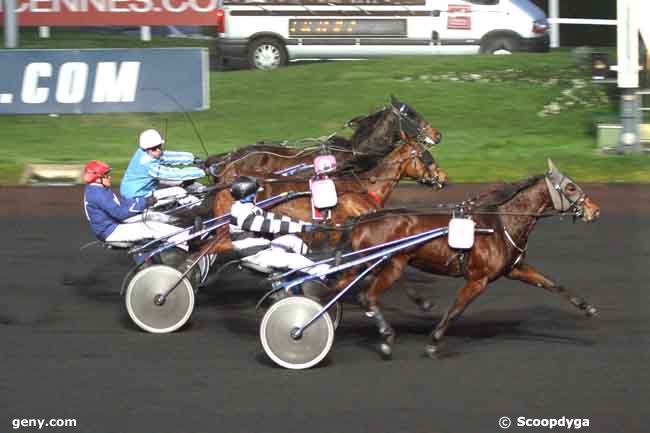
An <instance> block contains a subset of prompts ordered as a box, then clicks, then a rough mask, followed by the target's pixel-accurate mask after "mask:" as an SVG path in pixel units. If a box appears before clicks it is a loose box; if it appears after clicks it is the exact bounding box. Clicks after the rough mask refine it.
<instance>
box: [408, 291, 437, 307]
mask: <svg viewBox="0 0 650 433" xmlns="http://www.w3.org/2000/svg"><path fill="white" fill-rule="evenodd" d="M406 295H407V296H408V297H409V299H410V300H411V301H412V302H413V303H414V304H415V305H417V306H418V308H420V310H421V311H423V312H425V313H429V312H431V311H433V309H434V308H436V304H435V303H434V302H433V301H431V300H430V299H428V298H425V297H424V296H422V295H421V294H420V292H418V291H417V290H415V289H414V288H412V287H408V288H407V289H406Z"/></svg>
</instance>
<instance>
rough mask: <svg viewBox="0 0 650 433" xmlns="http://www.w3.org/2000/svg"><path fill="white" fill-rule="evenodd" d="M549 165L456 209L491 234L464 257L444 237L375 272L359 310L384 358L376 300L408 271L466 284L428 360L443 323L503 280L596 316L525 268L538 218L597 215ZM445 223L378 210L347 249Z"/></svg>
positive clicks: (387, 336)
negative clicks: (371, 324)
mask: <svg viewBox="0 0 650 433" xmlns="http://www.w3.org/2000/svg"><path fill="white" fill-rule="evenodd" d="M548 163H549V171H548V173H546V174H545V175H541V176H537V177H533V178H530V179H527V180H524V181H521V182H519V183H514V184H506V185H505V187H502V188H500V189H496V190H493V191H490V192H489V193H485V194H482V195H479V196H478V197H477V198H476V199H475V200H473V201H468V202H464V203H463V205H464V206H465V212H466V214H469V215H471V216H472V219H473V220H474V221H475V222H476V226H477V228H488V229H493V230H494V233H493V234H481V235H477V236H476V239H475V243H474V246H473V247H472V248H471V249H469V250H455V249H452V248H451V247H449V245H448V243H447V237H445V236H443V237H440V238H436V239H433V240H431V241H428V242H426V243H424V244H422V245H419V246H416V247H412V248H410V249H407V250H403V251H400V252H398V253H396V254H394V255H393V256H392V257H390V259H389V260H387V261H386V262H384V263H382V264H381V265H379V266H378V267H377V269H376V270H374V272H375V274H374V279H373V281H372V282H371V284H370V286H369V287H368V289H367V291H366V293H365V302H363V303H364V304H366V305H365V307H366V308H367V311H368V315H369V316H371V317H374V319H375V321H376V323H377V326H378V328H379V333H380V335H381V336H382V337H383V339H384V342H383V343H382V344H381V346H380V348H381V351H382V353H383V355H385V356H390V354H391V353H392V347H391V345H392V343H393V342H394V336H395V332H394V331H393V329H392V328H391V326H390V325H389V324H388V322H386V320H385V319H384V317H383V315H382V312H381V310H380V308H379V305H378V299H379V295H380V294H381V293H382V292H383V291H384V290H385V289H387V288H389V287H391V286H392V285H393V283H395V282H396V281H397V280H398V279H399V278H400V276H401V275H402V273H403V271H404V269H405V268H406V266H407V265H411V266H414V267H416V268H418V269H420V270H423V271H425V272H429V273H432V274H438V275H448V276H454V277H463V278H465V280H466V283H465V285H464V286H463V287H462V288H461V289H460V291H459V292H458V294H457V295H456V299H455V301H454V303H453V304H452V306H451V307H450V308H449V309H448V310H447V312H446V313H445V315H444V316H443V318H442V320H440V322H439V323H438V324H437V326H436V328H435V330H434V331H433V332H432V334H431V342H430V344H429V345H428V346H427V347H426V353H427V355H429V356H430V357H434V355H435V354H436V353H438V351H439V345H440V341H441V339H442V337H443V335H444V334H445V331H446V330H447V327H448V326H449V324H450V322H451V321H452V320H453V319H455V318H457V317H458V316H460V314H461V313H462V312H463V311H464V310H465V308H467V306H468V305H469V304H470V303H471V302H472V301H474V300H475V299H476V298H477V297H478V296H479V295H481V294H482V293H483V292H484V291H485V289H486V287H487V285H488V283H490V282H492V281H494V280H496V279H498V278H500V277H502V276H506V277H507V278H511V279H515V280H520V281H523V282H525V283H528V284H531V285H533V286H537V287H543V288H544V289H546V290H548V291H550V292H553V293H557V294H559V295H561V296H563V297H565V298H566V299H567V300H569V302H571V303H572V304H573V305H574V306H576V307H577V308H578V309H580V310H582V311H583V312H585V313H586V314H587V315H588V316H592V315H594V314H596V312H597V310H596V308H594V307H593V306H592V305H591V304H589V303H587V302H586V301H585V300H584V299H582V298H580V297H578V296H577V295H575V294H573V293H571V292H570V291H569V290H568V289H566V288H565V287H563V286H561V285H559V284H557V283H556V282H554V281H553V280H551V279H550V278H548V277H546V276H544V275H542V274H541V273H540V272H539V271H537V270H536V269H535V268H534V267H533V266H531V265H529V264H528V263H526V262H525V261H524V255H525V250H526V245H527V242H528V236H529V235H530V233H531V231H532V230H533V228H534V227H535V224H536V222H537V220H538V219H539V218H541V217H543V216H549V215H552V214H557V212H563V213H568V214H572V215H574V216H575V217H580V218H582V220H583V221H586V222H590V221H594V220H595V219H597V218H598V216H599V215H600V208H599V207H598V205H597V204H596V203H594V202H593V201H592V200H591V199H590V198H589V197H587V195H586V194H585V193H584V192H583V191H582V189H581V188H580V187H579V186H578V185H577V184H576V183H575V182H574V181H573V180H571V179H570V178H569V177H567V176H565V175H563V174H562V173H560V172H559V171H558V170H557V168H556V167H555V166H554V165H553V163H552V162H551V161H550V160H549V161H548ZM553 209H554V210H555V211H557V212H554V211H553ZM549 212H551V213H549ZM449 221H450V216H449V215H448V214H446V215H444V214H441V213H431V212H428V213H427V212H417V211H409V210H404V209H402V210H395V209H384V210H382V211H378V212H376V213H374V214H369V215H365V216H363V217H361V218H360V219H359V221H358V223H357V224H356V226H355V228H354V229H353V231H352V247H353V249H354V250H359V249H363V248H367V247H370V246H373V245H379V244H382V243H385V242H389V241H392V240H396V239H400V238H404V237H406V236H410V235H413V234H417V233H422V232H424V231H427V230H431V229H435V228H439V227H446V226H447V225H449ZM355 275H356V272H355V271H354V270H353V271H351V272H348V273H347V274H345V275H344V276H343V278H342V279H341V281H339V283H338V284H337V287H339V288H342V287H345V285H346V284H347V283H348V282H349V281H351V280H352V279H353V278H354V277H355Z"/></svg>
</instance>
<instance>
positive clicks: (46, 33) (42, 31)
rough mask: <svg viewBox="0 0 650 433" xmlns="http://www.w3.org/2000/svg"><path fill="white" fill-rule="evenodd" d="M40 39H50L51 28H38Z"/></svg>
mask: <svg viewBox="0 0 650 433" xmlns="http://www.w3.org/2000/svg"><path fill="white" fill-rule="evenodd" d="M38 37H39V38H41V39H50V28H49V27H47V26H40V27H39V28H38Z"/></svg>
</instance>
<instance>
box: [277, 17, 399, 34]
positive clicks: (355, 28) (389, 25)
mask: <svg viewBox="0 0 650 433" xmlns="http://www.w3.org/2000/svg"><path fill="white" fill-rule="evenodd" d="M289 36H294V37H295V36H303V37H304V36H306V37H318V36H328V37H332V36H335V37H342V38H343V37H362V36H363V37H372V36H381V37H386V36H406V20H405V19H389V20H384V19H377V20H372V19H306V20H296V19H292V20H289Z"/></svg>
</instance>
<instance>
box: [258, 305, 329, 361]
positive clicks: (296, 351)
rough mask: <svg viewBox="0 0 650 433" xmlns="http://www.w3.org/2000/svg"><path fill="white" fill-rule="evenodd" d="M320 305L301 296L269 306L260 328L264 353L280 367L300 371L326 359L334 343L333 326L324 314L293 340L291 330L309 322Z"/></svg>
mask: <svg viewBox="0 0 650 433" xmlns="http://www.w3.org/2000/svg"><path fill="white" fill-rule="evenodd" d="M321 308H322V306H321V305H320V304H319V303H318V302H316V301H314V300H312V299H309V298H306V297H304V296H291V297H288V298H285V299H282V300H280V301H278V302H276V303H275V304H273V305H271V307H270V308H269V309H268V311H267V312H266V314H264V318H263V319H262V324H261V325H260V340H261V341H262V347H263V348H264V352H266V354H267V355H268V356H269V358H271V359H272V360H273V362H275V363H276V364H278V365H279V366H281V367H284V368H289V369H292V370H302V369H305V368H310V367H313V366H314V365H316V364H318V363H319V362H321V361H322V360H323V358H325V356H327V354H328V353H329V351H330V349H331V348H332V342H333V341H334V326H332V320H331V319H330V316H329V315H328V314H324V315H322V316H321V317H319V318H318V320H317V321H316V322H314V323H313V324H312V325H311V326H309V327H308V328H307V329H305V330H304V332H303V334H302V336H300V337H298V338H294V337H293V336H292V331H294V330H296V329H297V328H299V327H301V326H303V325H305V324H306V323H307V322H308V321H309V320H311V319H312V318H313V317H314V316H316V313H318V312H319V311H320V309H321Z"/></svg>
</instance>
